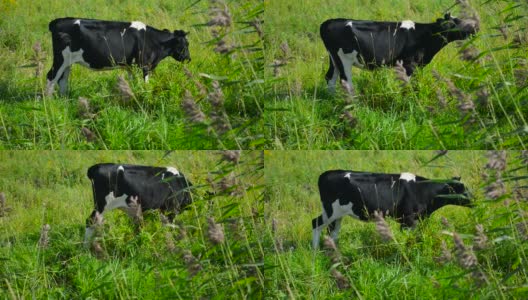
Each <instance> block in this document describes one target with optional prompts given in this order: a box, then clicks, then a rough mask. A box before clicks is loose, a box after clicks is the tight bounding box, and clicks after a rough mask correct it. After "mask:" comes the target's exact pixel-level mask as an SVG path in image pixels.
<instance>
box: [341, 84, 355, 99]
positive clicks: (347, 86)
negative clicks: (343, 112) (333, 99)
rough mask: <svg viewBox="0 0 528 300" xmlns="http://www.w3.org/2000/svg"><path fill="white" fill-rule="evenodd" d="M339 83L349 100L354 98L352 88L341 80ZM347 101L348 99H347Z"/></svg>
mask: <svg viewBox="0 0 528 300" xmlns="http://www.w3.org/2000/svg"><path fill="white" fill-rule="evenodd" d="M340 83H341V86H342V87H343V89H344V90H345V92H346V93H347V95H349V97H350V98H353V97H354V96H355V94H356V93H355V91H354V88H353V87H352V86H351V85H350V84H349V83H348V82H346V81H345V80H343V79H341V81H340ZM347 100H348V98H347Z"/></svg>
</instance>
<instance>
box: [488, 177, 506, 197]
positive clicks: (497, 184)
mask: <svg viewBox="0 0 528 300" xmlns="http://www.w3.org/2000/svg"><path fill="white" fill-rule="evenodd" d="M485 190H486V197H488V198H489V199H497V198H499V197H501V196H502V195H504V194H505V193H506V187H505V185H504V182H503V181H502V180H501V179H497V180H496V181H494V182H492V183H491V184H490V185H488V186H487V187H486V188H485Z"/></svg>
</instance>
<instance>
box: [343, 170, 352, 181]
mask: <svg viewBox="0 0 528 300" xmlns="http://www.w3.org/2000/svg"><path fill="white" fill-rule="evenodd" d="M351 176H352V173H350V172H348V173H346V174H345V176H344V177H345V178H348V179H349V180H350V177H351Z"/></svg>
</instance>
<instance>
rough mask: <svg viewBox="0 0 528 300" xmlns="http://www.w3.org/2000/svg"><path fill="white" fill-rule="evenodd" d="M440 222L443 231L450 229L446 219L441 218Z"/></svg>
mask: <svg viewBox="0 0 528 300" xmlns="http://www.w3.org/2000/svg"><path fill="white" fill-rule="evenodd" d="M440 221H441V222H442V225H444V228H445V229H449V228H450V227H451V224H449V221H448V220H447V219H446V217H444V216H442V218H441V219H440Z"/></svg>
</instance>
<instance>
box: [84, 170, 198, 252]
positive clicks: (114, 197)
mask: <svg viewBox="0 0 528 300" xmlns="http://www.w3.org/2000/svg"><path fill="white" fill-rule="evenodd" d="M88 178H89V179H90V180H91V181H92V189H93V196H94V203H95V209H94V210H93V211H92V214H91V215H90V217H88V219H87V220H86V233H85V237H84V242H85V246H88V245H89V244H88V243H89V241H90V239H91V238H92V236H93V234H94V224H96V223H97V222H98V221H99V222H101V221H102V215H103V213H104V212H106V211H109V210H112V209H114V208H119V209H121V210H124V211H126V212H127V213H128V214H129V215H130V216H135V214H136V209H137V206H138V205H141V209H142V210H149V209H160V210H161V211H166V212H168V217H169V220H170V221H171V222H172V220H173V218H174V215H175V214H176V213H179V212H180V211H182V210H183V209H185V207H186V206H188V205H189V204H190V203H191V201H192V199H191V195H190V192H189V189H190V187H191V186H192V185H191V183H190V182H189V181H187V179H186V178H185V177H184V176H183V174H181V173H180V172H179V171H178V170H176V169H175V168H173V167H167V168H163V167H148V166H135V165H118V164H111V163H106V164H97V165H94V166H91V167H90V168H89V169H88ZM98 219H99V220H98Z"/></svg>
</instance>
